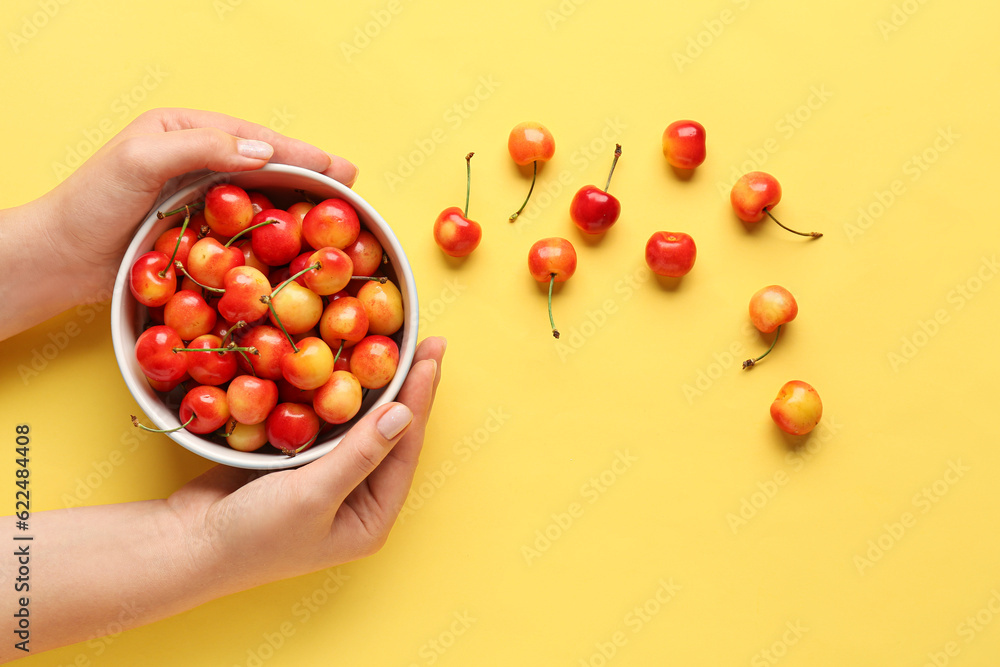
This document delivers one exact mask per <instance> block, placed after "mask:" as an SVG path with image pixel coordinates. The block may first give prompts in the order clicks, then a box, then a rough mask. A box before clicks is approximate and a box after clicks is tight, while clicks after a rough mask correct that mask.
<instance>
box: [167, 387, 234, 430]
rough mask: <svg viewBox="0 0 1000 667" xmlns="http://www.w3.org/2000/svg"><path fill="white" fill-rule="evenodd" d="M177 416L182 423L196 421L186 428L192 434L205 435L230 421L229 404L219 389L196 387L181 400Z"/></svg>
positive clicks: (223, 392)
mask: <svg viewBox="0 0 1000 667" xmlns="http://www.w3.org/2000/svg"><path fill="white" fill-rule="evenodd" d="M177 416H178V417H179V418H180V420H181V423H182V424H184V423H187V421H188V420H189V419H191V417H192V416H193V417H194V419H193V420H191V422H190V423H188V425H187V426H185V428H186V429H187V430H188V431H190V432H191V433H198V434H205V433H211V432H212V431H214V430H216V429H219V428H222V426H223V425H225V423H226V422H227V421H229V402H228V401H227V400H226V392H225V391H223V390H222V389H220V388H219V387H212V386H199V387H195V388H194V389H192V390H191V391H189V392H188V393H187V394H185V395H184V398H182V399H181V406H180V409H179V410H178V411H177Z"/></svg>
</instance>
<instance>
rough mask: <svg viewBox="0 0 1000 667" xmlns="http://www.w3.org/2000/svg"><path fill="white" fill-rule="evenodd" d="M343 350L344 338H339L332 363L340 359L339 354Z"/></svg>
mask: <svg viewBox="0 0 1000 667" xmlns="http://www.w3.org/2000/svg"><path fill="white" fill-rule="evenodd" d="M343 351H344V339H343V338H341V339H340V347H338V348H337V356H335V357H334V358H333V365H334V366H336V365H337V362H338V361H340V354H341V353H342V352H343Z"/></svg>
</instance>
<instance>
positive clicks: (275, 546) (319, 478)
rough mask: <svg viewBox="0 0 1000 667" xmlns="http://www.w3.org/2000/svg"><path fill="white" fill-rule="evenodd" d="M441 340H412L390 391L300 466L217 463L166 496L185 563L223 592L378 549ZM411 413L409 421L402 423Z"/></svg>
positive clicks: (399, 493) (409, 472)
mask: <svg viewBox="0 0 1000 667" xmlns="http://www.w3.org/2000/svg"><path fill="white" fill-rule="evenodd" d="M444 350H445V341H444V339H441V338H428V339H426V340H424V341H422V342H421V343H420V345H418V346H417V350H416V355H415V357H414V363H413V366H412V367H411V369H410V372H409V374H408V375H407V377H406V381H405V383H404V384H403V387H402V389H401V390H400V392H399V396H398V397H397V401H398V402H397V403H393V404H389V405H386V406H382V407H381V408H380V409H379V410H376V411H375V412H374V413H373V414H371V415H368V416H367V417H365V418H364V419H362V420H361V421H359V422H358V423H357V424H355V425H354V426H353V427H352V428H351V430H350V431H348V433H347V434H346V435H345V436H344V439H343V440H342V441H341V442H340V444H339V445H337V447H335V448H334V449H333V450H332V451H331V452H329V453H328V454H326V455H324V456H323V457H322V458H319V459H317V460H315V461H313V462H311V463H309V464H307V465H305V466H303V467H301V468H297V469H295V470H282V471H278V472H273V473H269V474H266V475H264V476H257V475H256V474H254V473H251V472H249V471H246V470H239V469H236V468H229V467H226V466H217V467H215V468H212V469H211V470H209V471H208V472H206V473H205V474H204V475H202V476H200V477H198V478H196V479H194V480H192V481H191V482H190V483H188V484H187V485H186V486H184V487H183V488H181V489H179V490H178V491H177V492H176V493H174V494H173V495H172V496H170V498H168V499H167V506H168V507H169V508H170V509H171V510H172V512H173V514H174V516H175V518H176V520H177V521H178V522H179V523H180V528H179V530H181V531H182V534H184V535H186V536H187V537H188V540H189V542H190V548H188V549H187V550H186V551H187V552H188V553H189V554H191V558H192V568H193V570H194V571H195V572H197V573H199V574H200V575H201V576H203V577H204V579H205V580H206V581H210V582H215V583H214V585H216V586H219V590H213V591H212V592H211V593H212V595H213V596H215V595H224V594H228V593H232V592H234V591H238V590H243V589H245V588H249V587H251V586H256V585H259V584H263V583H267V582H270V581H275V580H278V579H284V578H287V577H292V576H296V575H300V574H305V573H308V572H314V571H316V570H320V569H323V568H327V567H332V566H333V565H337V564H340V563H344V562H347V561H350V560H354V559H356V558H360V557H362V556H366V555H369V554H372V553H374V552H375V551H377V550H378V549H379V548H380V547H381V546H382V544H383V543H384V542H385V540H386V537H387V536H388V533H389V529H390V528H391V527H392V525H393V522H394V521H395V520H396V516H397V515H398V514H399V511H400V510H401V509H402V507H403V503H404V502H405V501H406V496H407V493H408V492H409V489H410V484H411V482H412V481H413V474H414V470H415V469H416V466H417V460H418V458H419V455H420V450H421V447H422V445H423V439H424V428H425V426H426V424H427V418H428V416H429V414H430V409H431V405H432V404H433V401H434V393H435V390H436V389H437V385H438V383H439V382H440V380H441V374H440V364H441V359H442V357H443V355H444ZM411 419H412V421H411Z"/></svg>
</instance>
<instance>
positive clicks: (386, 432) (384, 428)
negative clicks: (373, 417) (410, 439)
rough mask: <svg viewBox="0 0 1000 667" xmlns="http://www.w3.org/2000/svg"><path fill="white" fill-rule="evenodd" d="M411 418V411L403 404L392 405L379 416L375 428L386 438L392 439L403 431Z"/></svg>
mask: <svg viewBox="0 0 1000 667" xmlns="http://www.w3.org/2000/svg"><path fill="white" fill-rule="evenodd" d="M412 420H413V413H412V412H410V409H409V408H408V407H406V406H405V405H401V404H400V405H394V406H392V407H391V408H389V409H388V410H387V411H386V413H385V414H384V415H382V416H381V417H379V420H378V424H376V425H375V428H377V429H378V432H379V433H381V434H382V437H383V438H385V439H386V440H392V439H393V438H395V437H396V436H397V435H399V434H400V433H402V432H403V429H405V428H406V427H407V426H409V425H410V422H411V421H412Z"/></svg>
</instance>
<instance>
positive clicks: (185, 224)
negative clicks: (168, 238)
mask: <svg viewBox="0 0 1000 667" xmlns="http://www.w3.org/2000/svg"><path fill="white" fill-rule="evenodd" d="M189 222H191V208H190V207H189V206H187V205H186V204H185V205H184V222H183V223H181V233H180V234H178V235H177V243H175V244H174V252H173V254H172V255H170V261H169V262H167V266H173V264H174V258H175V257H177V251H178V250H180V249H181V240H182V239H183V238H184V232H186V231H187V227H188V223H189ZM159 275H160V277H161V278H166V277H167V267H166V266H165V267H163V270H162V271H160V273H159Z"/></svg>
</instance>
